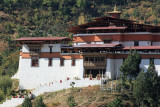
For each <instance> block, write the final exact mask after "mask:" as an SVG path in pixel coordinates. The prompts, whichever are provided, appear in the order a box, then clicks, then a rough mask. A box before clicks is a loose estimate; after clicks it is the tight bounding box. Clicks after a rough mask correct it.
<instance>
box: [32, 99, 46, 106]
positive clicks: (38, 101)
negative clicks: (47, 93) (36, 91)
mask: <svg viewBox="0 0 160 107" xmlns="http://www.w3.org/2000/svg"><path fill="white" fill-rule="evenodd" d="M34 107H45V104H44V103H43V99H42V97H40V98H38V99H37V100H36V102H35V104H34Z"/></svg>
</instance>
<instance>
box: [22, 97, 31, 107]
mask: <svg viewBox="0 0 160 107" xmlns="http://www.w3.org/2000/svg"><path fill="white" fill-rule="evenodd" d="M22 107H32V102H31V99H30V98H28V97H27V98H25V99H24V102H23V103H22Z"/></svg>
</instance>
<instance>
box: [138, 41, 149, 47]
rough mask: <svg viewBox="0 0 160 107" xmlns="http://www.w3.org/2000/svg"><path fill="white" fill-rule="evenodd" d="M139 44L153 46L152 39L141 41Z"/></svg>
mask: <svg viewBox="0 0 160 107" xmlns="http://www.w3.org/2000/svg"><path fill="white" fill-rule="evenodd" d="M139 46H151V41H139Z"/></svg>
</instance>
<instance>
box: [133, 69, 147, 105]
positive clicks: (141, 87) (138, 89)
mask: <svg viewBox="0 0 160 107" xmlns="http://www.w3.org/2000/svg"><path fill="white" fill-rule="evenodd" d="M145 77H146V74H145V72H143V71H142V72H140V73H139V75H138V77H137V78H136V80H135V82H134V85H133V96H134V97H135V98H136V104H137V105H138V106H140V105H142V107H143V106H144V102H145V99H146V98H145V92H146V82H145Z"/></svg>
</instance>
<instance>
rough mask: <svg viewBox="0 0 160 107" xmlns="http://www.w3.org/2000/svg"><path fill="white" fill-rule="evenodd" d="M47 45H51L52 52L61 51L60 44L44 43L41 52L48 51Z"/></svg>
mask: <svg viewBox="0 0 160 107" xmlns="http://www.w3.org/2000/svg"><path fill="white" fill-rule="evenodd" d="M49 46H52V52H60V51H61V48H60V46H61V44H44V45H43V46H42V48H41V52H50V48H49Z"/></svg>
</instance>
